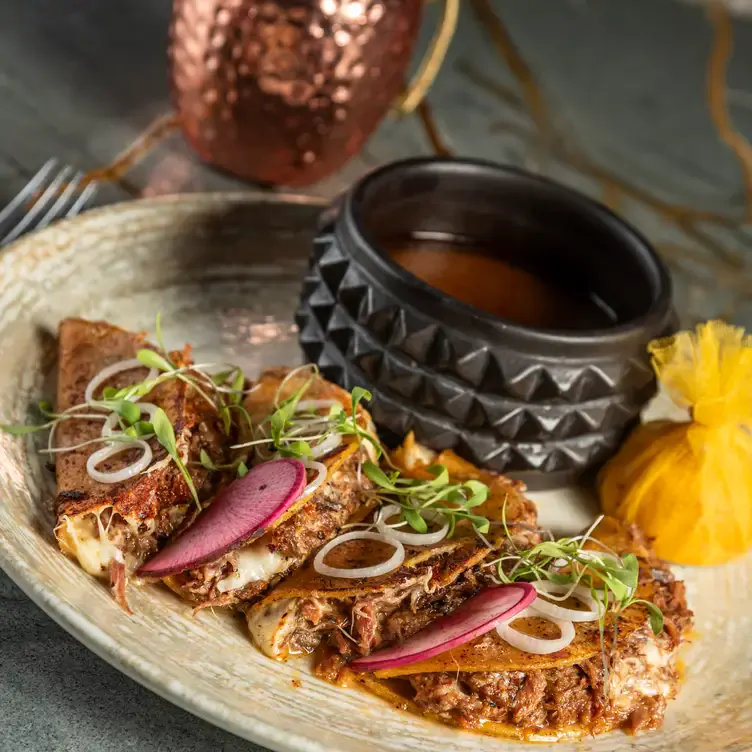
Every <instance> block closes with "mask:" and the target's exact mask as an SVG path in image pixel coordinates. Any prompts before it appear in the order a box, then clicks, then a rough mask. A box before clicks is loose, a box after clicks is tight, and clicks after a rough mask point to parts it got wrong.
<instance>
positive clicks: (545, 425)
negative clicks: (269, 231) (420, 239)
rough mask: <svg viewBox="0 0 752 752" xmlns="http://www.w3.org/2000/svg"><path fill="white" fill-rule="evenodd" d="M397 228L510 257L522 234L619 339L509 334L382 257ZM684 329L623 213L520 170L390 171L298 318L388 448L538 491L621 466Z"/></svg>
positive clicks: (331, 250)
mask: <svg viewBox="0 0 752 752" xmlns="http://www.w3.org/2000/svg"><path fill="white" fill-rule="evenodd" d="M332 217H333V218H332ZM385 227H388V230H389V232H402V233H423V234H425V235H430V236H432V237H436V236H442V237H450V238H451V237H461V238H463V240H465V241H467V240H468V239H470V240H472V241H474V242H483V243H485V244H486V245H487V246H489V245H490V246H493V245H494V244H495V245H496V246H497V247H498V246H500V245H503V243H504V242H505V239H506V238H508V237H510V236H511V235H512V234H514V235H515V238H516V242H517V243H518V244H519V243H522V244H523V245H525V244H526V245H527V246H529V247H530V248H531V249H535V248H538V247H544V249H545V250H544V251H543V252H542V253H543V254H546V253H547V254H549V256H548V257H547V258H543V257H541V258H543V261H544V263H548V259H549V258H550V259H553V261H552V262H551V263H558V264H559V265H561V268H562V269H565V270H566V271H565V273H568V274H569V275H570V277H571V279H575V280H576V279H579V278H587V282H588V284H589V285H590V286H592V287H593V289H595V290H596V291H597V292H598V294H599V295H600V296H601V297H602V298H604V299H605V301H606V302H607V304H608V305H609V306H611V307H612V308H613V309H614V310H615V311H616V313H617V323H615V324H614V325H613V327H612V328H607V329H601V330H597V331H576V332H575V331H563V330H556V331H554V330H543V329H534V328H528V327H524V326H520V325H517V324H514V323H512V322H509V321H505V320H502V319H499V318H496V317H494V316H492V315H490V314H487V313H484V312H482V311H480V310H478V309H475V308H474V307H472V306H469V305H467V304H465V303H462V302H460V301H458V300H456V299H454V298H450V297H449V296H447V295H445V294H444V293H442V292H441V291H439V290H437V289H436V288H434V287H431V286H430V285H428V284H426V283H425V282H423V281H421V280H419V279H418V278H417V277H415V276H413V275H412V274H410V273H409V272H407V271H406V270H404V269H403V268H401V267H399V266H397V265H396V264H395V263H393V262H392V261H391V260H390V259H389V258H388V257H387V256H386V255H384V254H383V253H382V251H381V250H380V248H379V236H380V233H382V232H384V228H385ZM520 238H522V240H520ZM535 252H538V251H535ZM530 253H531V254H532V253H533V251H530ZM499 294H500V295H503V294H504V290H503V289H500V290H499ZM671 321H672V312H671V284H670V280H669V277H668V274H667V272H666V270H665V268H664V267H663V265H662V264H661V262H660V261H659V260H658V258H657V256H656V255H655V254H654V253H653V251H652V250H651V249H650V247H649V246H648V244H647V242H646V241H645V240H644V239H643V238H641V237H640V236H639V235H638V234H637V233H636V232H634V231H633V230H632V229H631V228H629V227H628V226H627V225H626V224H624V223H623V222H622V221H621V220H619V219H618V218H617V217H616V216H614V215H613V214H611V213H610V212H609V211H608V210H606V209H605V208H603V207H601V206H599V205H598V204H595V203H594V202H591V201H590V200H588V199H586V198H585V197H583V196H580V195H579V194H576V193H574V192H572V191H570V190H568V189H565V188H563V187H560V186H558V185H556V184H554V183H551V182H549V181H546V180H543V179H541V178H537V177H534V176H532V175H528V174H526V173H523V172H520V171H517V170H514V169H509V168H504V167H499V166H495V165H490V164H485V163H480V162H471V161H458V160H441V159H430V160H422V159H421V160H409V161H407V162H402V163H397V164H395V165H391V166H389V167H386V168H384V169H382V170H379V171H377V172H375V173H372V175H370V176H369V177H367V178H365V179H364V180H363V181H361V183H359V184H358V185H356V186H355V187H354V188H353V189H352V190H351V191H349V192H348V193H347V194H346V196H345V197H343V199H341V201H340V203H339V206H338V211H337V212H336V213H335V214H334V215H332V214H331V213H330V214H329V216H328V217H327V220H326V222H325V223H324V225H323V227H322V228H321V230H320V232H319V233H318V236H317V238H316V241H315V243H314V251H313V255H312V258H311V265H310V269H309V272H308V275H307V276H306V278H305V282H304V286H303V292H302V297H301V304H300V308H299V311H298V315H297V322H298V326H299V328H300V341H301V345H302V347H303V350H304V352H305V354H306V357H307V358H308V359H309V360H311V361H313V362H316V363H318V364H319V366H320V367H321V369H322V371H323V372H324V373H325V374H326V376H327V377H329V378H332V379H333V380H335V381H338V382H339V383H341V384H342V385H343V386H345V387H352V386H353V385H356V384H359V385H362V386H366V387H368V388H370V389H372V391H373V392H374V394H375V395H376V396H377V397H378V398H377V399H376V400H374V405H373V412H374V418H375V419H376V421H377V423H378V424H379V427H380V428H381V429H382V431H385V432H386V434H385V435H386V438H387V440H388V439H389V435H390V434H391V435H392V438H394V439H396V438H398V437H400V436H403V435H404V434H405V432H406V431H409V430H414V431H415V432H416V434H417V436H418V438H419V440H421V441H422V442H424V443H426V444H428V445H430V446H432V447H434V448H435V449H445V448H450V447H451V448H453V449H455V451H457V452H458V453H459V454H460V455H462V456H463V457H466V458H467V459H469V460H471V461H473V462H476V463H478V464H481V465H484V466H486V467H489V468H491V469H493V470H497V471H499V472H506V473H511V474H513V475H515V476H516V477H519V478H522V479H523V480H525V481H526V482H527V483H528V485H530V486H531V487H535V488H544V487H551V486H555V485H559V484H563V483H568V482H571V481H573V480H574V479H575V478H576V477H578V476H580V475H581V474H582V473H583V472H584V471H586V470H588V469H592V468H595V467H597V466H599V465H600V464H601V463H602V462H603V461H605V460H606V459H607V458H608V457H609V456H611V455H612V454H613V453H614V451H615V450H616V448H617V447H618V445H619V443H620V441H621V439H622V437H623V435H624V433H625V431H626V430H627V429H628V428H629V427H630V426H631V425H632V424H633V423H634V422H635V421H636V420H637V416H638V415H639V412H640V410H641V409H642V407H643V406H644V405H645V403H646V402H647V400H649V399H650V398H651V397H652V396H653V394H654V393H655V381H654V376H653V372H652V369H651V367H650V362H649V358H648V355H647V352H646V349H645V346H646V344H647V343H648V342H649V341H650V340H651V339H653V338H654V337H656V336H658V335H661V334H663V333H665V332H666V330H667V328H668V327H670V324H671Z"/></svg>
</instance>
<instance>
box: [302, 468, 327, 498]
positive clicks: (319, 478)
mask: <svg viewBox="0 0 752 752" xmlns="http://www.w3.org/2000/svg"><path fill="white" fill-rule="evenodd" d="M303 464H304V465H305V467H306V469H308V470H315V471H316V473H317V475H316V477H315V478H314V479H313V480H312V481H311V482H310V483H309V484H308V485H307V486H306V487H305V488H304V489H303V493H302V494H300V496H301V498H302V497H303V496H309V495H310V494H312V493H313V492H314V491H317V490H318V489H319V488H320V486H321V484H322V483H323V482H324V481H325V480H326V474H327V470H326V465H325V464H324V463H323V462H316V461H315V460H303Z"/></svg>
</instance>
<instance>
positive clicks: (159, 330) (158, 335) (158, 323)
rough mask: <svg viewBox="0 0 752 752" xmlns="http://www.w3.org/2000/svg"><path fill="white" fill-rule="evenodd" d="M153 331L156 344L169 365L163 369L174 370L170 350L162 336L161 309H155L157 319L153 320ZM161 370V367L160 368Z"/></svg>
mask: <svg viewBox="0 0 752 752" xmlns="http://www.w3.org/2000/svg"><path fill="white" fill-rule="evenodd" d="M154 333H155V335H156V340H157V344H158V345H159V349H160V350H161V351H162V352H163V353H164V355H165V358H166V362H167V364H168V365H169V366H170V367H169V368H166V369H164V370H168V371H171V370H174V369H175V364H174V363H173V362H172V361H171V360H170V351H169V350H168V349H167V348H166V347H165V344H164V339H163V338H162V311H157V320H156V322H155V327H154ZM160 370H162V369H160Z"/></svg>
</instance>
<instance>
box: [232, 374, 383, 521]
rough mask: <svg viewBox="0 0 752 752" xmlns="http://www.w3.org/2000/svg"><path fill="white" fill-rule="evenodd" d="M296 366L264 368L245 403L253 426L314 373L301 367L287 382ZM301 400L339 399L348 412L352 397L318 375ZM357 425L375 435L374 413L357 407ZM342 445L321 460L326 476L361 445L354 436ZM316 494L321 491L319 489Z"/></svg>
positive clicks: (297, 506) (291, 510)
mask: <svg viewBox="0 0 752 752" xmlns="http://www.w3.org/2000/svg"><path fill="white" fill-rule="evenodd" d="M293 370H294V369H291V368H281V367H280V368H269V369H267V370H266V371H264V372H263V373H262V374H261V376H260V377H259V379H258V381H257V382H256V384H255V387H254V389H253V391H252V392H251V393H250V394H249V395H248V396H247V397H246V399H245V402H244V405H245V409H246V410H247V411H248V414H249V415H250V416H251V420H252V421H253V424H254V425H259V424H261V423H263V421H264V420H265V419H266V418H267V417H268V416H269V415H270V414H271V413H273V412H274V410H275V404H276V403H277V402H282V401H284V400H285V399H288V398H289V397H291V396H292V395H293V394H295V392H297V391H298V390H299V389H300V388H301V387H302V386H304V384H305V383H306V382H307V381H308V379H309V378H310V376H311V373H310V372H309V371H304V370H301V371H300V372H299V373H296V374H295V375H293V376H291V377H290V378H289V379H287V381H285V377H286V376H287V375H288V374H289V373H291V372H292V371H293ZM302 399H304V400H314V399H317V400H319V399H320V400H323V399H327V400H328V399H331V400H336V401H337V402H339V403H340V404H341V405H342V407H343V408H344V410H345V412H346V413H347V414H348V415H349V414H350V412H351V407H352V397H351V396H350V394H349V393H348V392H346V391H345V390H344V389H340V387H338V386H337V385H336V384H332V383H331V382H329V381H326V379H323V378H321V377H320V376H315V377H314V378H313V381H312V382H311V385H310V387H309V388H308V389H307V390H306V392H305V394H304V395H303V397H302ZM358 424H359V425H361V426H362V427H363V428H365V429H366V430H368V431H369V432H370V433H371V434H372V435H373V436H374V438H376V431H375V429H374V428H373V422H372V420H371V416H370V415H369V414H368V412H367V411H366V410H364V409H363V408H361V407H360V406H359V407H358ZM342 443H343V446H344V448H343V449H341V450H340V451H339V452H338V453H336V454H332V456H330V457H328V458H326V459H324V460H322V462H323V464H324V465H326V469H327V477H329V478H330V477H331V476H332V475H333V474H334V473H336V472H337V470H339V468H340V467H341V466H342V465H343V464H344V463H345V462H346V461H347V460H348V459H349V458H350V457H352V455H353V454H355V452H356V451H357V450H358V448H359V446H360V445H359V442H358V439H357V438H356V437H355V436H344V437H343V442H342ZM314 493H319V491H316V492H314ZM313 495H314V494H313V493H310V494H308V495H307V496H302V497H301V498H300V499H298V500H297V501H296V502H295V503H294V504H293V505H292V506H291V507H290V508H289V509H288V510H287V511H286V512H285V513H284V514H282V515H280V516H279V517H278V518H277V519H276V520H275V521H274V522H273V523H272V524H271V525H270V526H269V527H268V528H267V532H269V531H270V530H274V529H275V528H277V527H279V526H280V525H281V524H282V523H283V522H285V521H286V520H288V519H290V517H292V516H293V515H295V514H297V513H298V512H299V511H300V510H301V509H302V508H303V507H304V506H305V505H306V504H307V503H308V502H309V501H310V499H311V497H312V496H313Z"/></svg>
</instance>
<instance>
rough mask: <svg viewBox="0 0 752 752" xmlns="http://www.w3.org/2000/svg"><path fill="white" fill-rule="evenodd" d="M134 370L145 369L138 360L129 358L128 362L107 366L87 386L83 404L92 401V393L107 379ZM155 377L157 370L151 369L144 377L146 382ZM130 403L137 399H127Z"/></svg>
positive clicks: (121, 361) (134, 397)
mask: <svg viewBox="0 0 752 752" xmlns="http://www.w3.org/2000/svg"><path fill="white" fill-rule="evenodd" d="M136 368H146V366H145V365H144V364H143V363H142V362H141V361H140V360H138V359H136V358H131V359H130V360H120V361H118V362H117V363H113V364H112V365H111V366H107V367H106V368H103V369H102V370H101V371H100V372H99V373H98V374H97V375H96V376H95V377H94V378H93V379H92V380H91V381H90V382H89V383H88V385H87V387H86V391H85V392H84V401H85V402H92V401H93V399H94V392H95V391H96V389H97V387H98V386H100V385H101V384H103V383H104V382H105V381H107V379H110V378H112V377H113V376H115V375H116V374H118V373H122V372H123V371H133V370H135V369H136ZM156 377H157V369H156V368H151V369H149V375H148V376H147V377H146V378H147V379H148V380H151V379H154V378H156ZM129 399H130V401H131V402H133V401H134V400H136V399H138V397H136V396H133V397H130V398H129Z"/></svg>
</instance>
